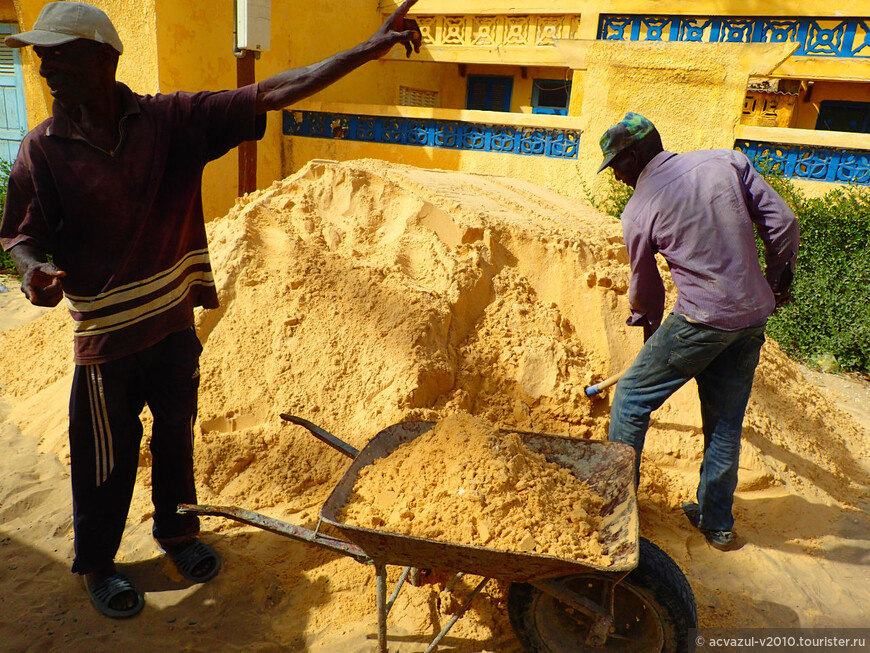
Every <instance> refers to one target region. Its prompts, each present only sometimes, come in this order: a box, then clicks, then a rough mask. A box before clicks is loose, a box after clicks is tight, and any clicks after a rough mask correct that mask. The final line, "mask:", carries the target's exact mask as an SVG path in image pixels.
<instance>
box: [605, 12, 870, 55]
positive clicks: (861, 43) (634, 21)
mask: <svg viewBox="0 0 870 653" xmlns="http://www.w3.org/2000/svg"><path fill="white" fill-rule="evenodd" d="M598 38H599V39H603V40H608V41H696V42H703V43H721V42H737V43H798V44H800V45H799V47H798V49H797V51H795V55H798V56H811V57H860V58H868V57H870V17H866V16H865V17H858V18H769V17H768V18H761V17H739V16H718V17H716V16H638V15H630V16H629V15H612V14H602V15H601V17H600V18H599V23H598Z"/></svg>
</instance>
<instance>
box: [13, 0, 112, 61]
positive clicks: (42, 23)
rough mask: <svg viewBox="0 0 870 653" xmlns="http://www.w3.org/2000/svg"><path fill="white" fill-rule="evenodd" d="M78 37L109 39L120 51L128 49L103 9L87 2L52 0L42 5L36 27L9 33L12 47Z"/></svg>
mask: <svg viewBox="0 0 870 653" xmlns="http://www.w3.org/2000/svg"><path fill="white" fill-rule="evenodd" d="M76 39H88V40H89V41H96V42H97V43H108V44H109V45H111V46H112V47H113V48H115V50H117V51H118V54H121V53H122V52H123V51H124V46H123V45H122V44H121V39H120V37H119V36H118V32H116V31H115V26H114V25H112V21H111V20H109V17H108V16H107V15H106V14H105V13H104V12H103V11H102V10H101V9H97V8H96V7H93V6H91V5H89V4H85V3H84V2H50V3H48V4H47V5H45V6H44V7H43V8H42V11H40V12H39V16H38V17H37V19H36V22H35V23H33V29H32V30H30V31H29V32H22V33H21V34H13V35H12V36H7V37H6V45H7V46H9V47H10V48H23V47H24V46H25V45H43V46H48V47H50V46H53V45H63V44H64V43H69V42H71V41H75V40H76Z"/></svg>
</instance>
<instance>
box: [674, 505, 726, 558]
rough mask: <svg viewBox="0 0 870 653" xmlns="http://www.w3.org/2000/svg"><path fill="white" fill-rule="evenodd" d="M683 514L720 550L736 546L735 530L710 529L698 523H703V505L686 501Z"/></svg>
mask: <svg viewBox="0 0 870 653" xmlns="http://www.w3.org/2000/svg"><path fill="white" fill-rule="evenodd" d="M683 514H684V515H686V518H687V519H688V520H689V523H691V524H692V526H694V527H695V528H697V529H698V530H699V531H701V532H702V533H703V534H704V537H706V538H707V541H708V542H709V543H710V544H711V545H713V547H714V548H717V549H719V550H720V551H730V550H731V549H733V548H734V546H735V544H736V541H735V539H734V532H733V531H710V530H707V529H705V528H701V527H700V526H698V524H700V523H701V506H699V505H698V504H697V503H695V502H694V501H686V502H685V503H684V504H683Z"/></svg>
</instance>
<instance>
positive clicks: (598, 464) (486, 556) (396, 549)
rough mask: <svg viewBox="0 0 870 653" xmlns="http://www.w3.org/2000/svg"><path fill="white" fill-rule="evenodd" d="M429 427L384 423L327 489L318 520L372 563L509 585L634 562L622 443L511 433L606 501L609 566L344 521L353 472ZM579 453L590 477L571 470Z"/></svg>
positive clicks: (634, 529)
mask: <svg viewBox="0 0 870 653" xmlns="http://www.w3.org/2000/svg"><path fill="white" fill-rule="evenodd" d="M434 424H435V423H434V422H404V423H400V424H394V425H393V426H390V427H387V428H386V429H384V430H382V431H381V432H379V433H378V434H377V435H375V437H373V438H372V439H371V440H370V441H369V442H368V444H367V445H366V446H365V447H364V448H363V449H362V450H361V451H360V452H359V455H358V456H357V457H356V458H355V459H354V461H353V463H352V464H351V466H350V467H349V468H348V469H347V470H346V471H345V473H344V475H343V476H342V478H341V479H340V480H339V482H338V484H337V485H336V486H335V487H334V488H333V490H332V493H331V494H330V495H329V498H328V499H327V500H326V502H325V503H324V504H323V507H322V508H321V510H320V517H321V519H322V520H323V521H324V522H325V523H327V524H330V525H331V526H333V527H334V528H336V529H338V530H339V531H340V532H341V533H342V534H343V535H344V536H345V537H347V538H348V539H349V540H350V541H352V542H354V543H355V544H357V545H358V546H359V547H360V548H362V549H363V550H364V551H365V552H366V553H367V554H368V555H369V556H370V557H371V558H372V559H373V560H375V561H378V562H382V563H384V564H392V565H401V566H410V567H420V566H427V567H431V568H434V569H445V570H447V569H449V570H454V571H462V572H466V573H470V574H474V575H479V576H491V577H494V578H499V579H502V580H506V581H511V582H528V581H531V580H535V579H542V578H551V577H556V576H564V575H567V574H579V573H584V572H587V573H588V572H589V571H590V569H594V570H596V571H600V572H625V571H628V570H631V569H634V568H635V567H636V566H637V564H638V551H639V543H638V541H639V533H638V516H637V514H638V508H637V498H636V494H635V488H634V450H633V449H632V448H631V447H629V446H627V445H621V444H617V443H611V442H595V441H590V440H580V439H575V438H566V437H563V436H557V435H546V434H542V433H530V432H526V431H514V432H515V433H518V434H519V435H520V436H521V437H522V438H523V440H524V442H525V443H526V445H527V446H529V448H531V449H532V450H534V451H538V452H540V453H543V454H544V455H545V456H546V457H547V459H548V460H551V461H552V462H557V463H558V464H561V465H563V466H566V467H568V468H569V469H570V470H571V471H572V473H574V474H575V476H578V477H579V478H581V479H582V480H585V481H586V482H588V483H589V484H590V485H591V486H592V487H593V489H595V490H596V491H598V492H599V493H601V494H602V495H603V496H605V497H609V498H610V500H609V501H608V502H607V504H606V505H605V507H604V509H603V511H602V512H603V517H604V523H605V530H606V532H605V533H602V534H601V535H600V536H601V537H602V540H603V544H604V545H606V547H607V550H608V553H609V555H610V556H611V559H612V560H613V564H611V565H610V566H607V567H603V566H599V565H594V564H590V563H588V562H585V561H581V560H570V559H565V558H558V557H555V556H550V555H546V554H538V553H520V552H514V551H501V550H497V549H491V548H487V547H483V546H476V545H467V544H458V543H453V542H441V541H437V540H432V539H426V538H421V537H414V536H410V535H401V534H398V533H391V532H389V531H381V530H376V529H371V528H365V527H361V526H354V525H350V524H346V523H343V522H342V521H341V520H340V519H339V515H340V513H341V509H342V507H343V506H344V504H345V503H346V502H347V500H348V498H349V497H350V494H351V491H352V490H353V486H354V483H355V481H356V478H357V476H358V474H359V472H360V471H361V470H362V469H363V468H364V467H366V466H368V465H370V464H372V463H373V462H374V461H375V460H377V459H378V458H383V457H385V456H388V455H389V454H390V453H391V452H392V451H394V450H395V449H396V448H397V447H399V446H400V445H402V444H404V443H405V442H410V441H412V440H414V439H415V438H417V437H419V436H420V435H422V434H423V433H425V432H426V431H428V430H429V429H431V428H432V426H434ZM578 458H581V459H587V458H588V459H589V460H588V461H587V462H588V463H591V464H593V465H594V472H593V473H592V474H591V475H586V476H581V475H580V473H578V472H579V470H578V468H577V467H576V466H575V467H574V468H572V465H571V461H572V459H573V460H576V459H578Z"/></svg>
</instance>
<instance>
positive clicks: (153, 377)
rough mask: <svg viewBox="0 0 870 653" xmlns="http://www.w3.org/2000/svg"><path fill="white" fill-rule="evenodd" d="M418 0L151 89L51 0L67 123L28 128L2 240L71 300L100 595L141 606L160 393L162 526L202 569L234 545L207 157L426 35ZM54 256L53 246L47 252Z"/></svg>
mask: <svg viewBox="0 0 870 653" xmlns="http://www.w3.org/2000/svg"><path fill="white" fill-rule="evenodd" d="M415 2H416V0H406V2H404V4H402V5H401V6H400V7H399V8H398V9H397V10H396V11H395V13H394V14H393V15H392V16H391V17H390V18H389V19H388V20H387V21H386V22H385V23H384V25H383V26H382V27H381V28H380V29H379V30H378V31H377V32H376V33H375V34H374V36H372V37H371V38H370V39H368V40H367V41H365V42H363V43H361V44H359V45H357V46H356V47H354V48H351V49H350V50H347V51H345V52H341V53H339V54H336V55H334V56H332V57H329V58H328V59H325V60H323V61H321V62H319V63H316V64H312V65H310V66H305V67H302V68H297V69H292V70H288V71H285V72H283V73H280V74H278V75H275V76H273V77H270V78H268V79H266V80H264V81H262V82H259V83H258V84H252V85H250V86H247V87H244V88H240V89H236V90H232V91H221V92H218V93H211V92H202V93H172V94H168V95H159V94H158V95H156V96H153V97H152V96H142V95H138V94H136V93H134V92H133V91H131V90H130V89H129V88H127V87H126V86H125V85H123V84H121V83H119V82H117V81H116V80H115V72H116V69H117V64H118V57H119V56H120V55H121V53H122V52H123V45H122V43H121V40H120V38H119V37H118V34H117V32H116V31H115V28H114V26H113V25H112V23H111V21H110V20H109V18H108V16H106V14H105V13H103V12H102V11H101V10H99V9H97V8H95V7H92V6H90V5H88V4H85V3H82V2H66V1H65V2H52V3H49V4H47V5H46V6H45V7H43V9H42V11H41V12H40V14H39V17H38V18H37V20H36V22H35V23H34V25H33V29H32V30H30V31H28V32H24V33H22V34H16V35H13V36H10V37H7V39H6V44H7V45H8V46H10V47H24V46H27V45H32V46H33V48H34V52H35V53H36V55H37V56H38V57H39V59H40V67H39V74H40V75H41V76H42V77H44V78H45V80H46V83H47V85H48V87H49V89H50V90H51V95H52V97H54V105H53V107H52V117H51V118H49V119H48V120H46V121H45V122H43V123H42V124H40V125H38V126H37V127H36V128H34V129H33V130H32V131H31V132H30V133H28V134H27V136H26V137H25V138H24V140H23V142H22V144H21V148H20V151H19V154H18V157H17V158H16V161H15V164H14V165H13V168H12V173H11V175H10V179H9V188H8V193H7V198H6V207H5V211H4V215H3V222H2V225H0V245H2V246H3V248H4V250H6V251H8V252H9V254H10V256H11V257H12V259H13V261H14V262H15V264H16V266H17V268H18V271H19V273H20V274H21V276H22V284H21V290H22V292H24V294H25V295H26V296H27V298H28V299H29V300H30V301H31V302H32V303H34V304H36V305H38V306H55V305H57V304H58V303H59V302H60V300H61V298H62V297H65V298H66V300H67V303H68V305H69V310H70V314H71V316H72V318H73V322H74V329H73V334H74V343H75V347H74V353H75V363H76V368H75V374H74V378H73V386H72V393H71V398H70V427H69V432H70V464H71V476H72V490H73V527H74V531H75V560H74V561H73V569H72V570H73V572H75V573H78V574H81V575H82V576H84V579H85V586H86V588H87V590H88V593H89V595H90V597H91V600H92V601H93V603H94V605H95V606H96V607H97V608H98V609H99V610H100V611H101V612H102V613H103V614H105V615H107V616H110V617H130V616H133V615H135V614H137V613H138V612H139V611H140V610H142V607H143V606H144V597H143V595H142V593H141V592H140V591H139V590H138V589H137V588H136V587H135V586H134V585H133V584H132V583H131V582H130V580H129V579H128V578H127V577H126V576H124V575H123V574H120V573H118V571H117V569H116V567H115V563H114V558H115V555H116V554H117V551H118V548H119V545H120V542H121V536H122V534H123V531H124V525H125V522H126V517H127V512H128V510H129V507H130V500H131V497H132V492H133V485H134V483H135V479H136V471H137V467H138V460H139V444H140V441H141V437H142V424H141V422H140V421H139V414H140V413H141V411H142V409H143V407H144V406H145V405H146V404H147V405H148V406H149V408H150V409H151V413H152V415H153V417H154V424H153V429H152V438H151V443H150V446H151V453H152V457H153V463H152V475H151V479H152V500H153V503H154V527H153V534H154V537H155V539H156V540H157V541H158V543H159V545H160V547H161V548H162V550H164V551H165V552H166V553H167V554H168V555H169V556H170V558H172V560H173V561H174V562H175V564H176V566H177V567H178V570H179V571H180V572H181V574H182V575H183V576H184V577H185V578H187V579H188V580H189V581H191V582H194V583H202V582H205V581H207V580H209V579H211V578H212V577H214V576H215V575H216V574H217V573H218V571H219V569H220V557H219V556H218V554H217V553H216V552H215V551H214V550H213V549H212V548H211V547H209V546H207V545H206V544H204V543H203V542H201V541H199V540H198V539H197V537H196V535H197V534H198V532H199V521H198V519H197V518H196V516H194V515H189V514H188V515H179V514H177V512H176V507H177V505H178V504H179V503H196V488H195V484H194V478H193V425H194V422H195V420H196V412H197V391H198V388H199V355H200V352H201V351H202V347H201V345H200V343H199V340H198V339H197V337H196V333H195V332H194V330H193V309H194V308H195V307H197V306H204V307H206V308H215V307H217V295H216V293H215V288H214V279H213V277H212V271H211V264H210V262H209V255H208V243H207V241H206V235H205V225H204V221H203V214H202V198H201V180H202V172H203V168H204V167H205V165H206V164H207V163H208V162H209V161H212V160H214V159H216V158H218V157H220V156H222V155H223V154H225V153H226V152H228V151H229V150H231V149H232V148H233V147H235V146H237V145H238V144H239V143H241V142H243V141H246V140H253V139H259V138H261V137H262V136H263V133H264V130H265V113H266V112H267V111H272V110H277V109H281V108H283V107H285V106H287V105H289V104H292V103H293V102H296V101H298V100H301V99H302V98H304V97H307V96H309V95H311V94H313V93H315V92H316V91H318V90H320V89H322V88H324V87H326V86H328V85H329V84H331V83H332V82H334V81H336V80H338V79H339V78H341V77H343V76H344V75H345V74H347V73H349V72H350V71H351V70H353V69H355V68H357V67H358V66H360V65H362V64H364V63H366V62H367V61H372V60H374V59H377V58H379V57H380V56H382V55H384V54H386V53H387V52H388V51H389V50H390V49H391V48H392V47H393V46H394V45H396V44H397V43H401V44H403V45H404V46H405V48H406V52H407V54H408V55H410V53H411V50H412V48H413V49H415V50H417V51H418V52H419V46H420V43H421V41H422V36H421V34H420V30H419V28H418V27H417V25H416V23H414V21H411V20H408V19H407V18H405V16H406V14H407V12H408V9H409V8H410V7H411V6H412V5H413V4H414V3H415ZM48 255H51V256H52V257H53V258H52V260H51V261H49V257H48Z"/></svg>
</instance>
